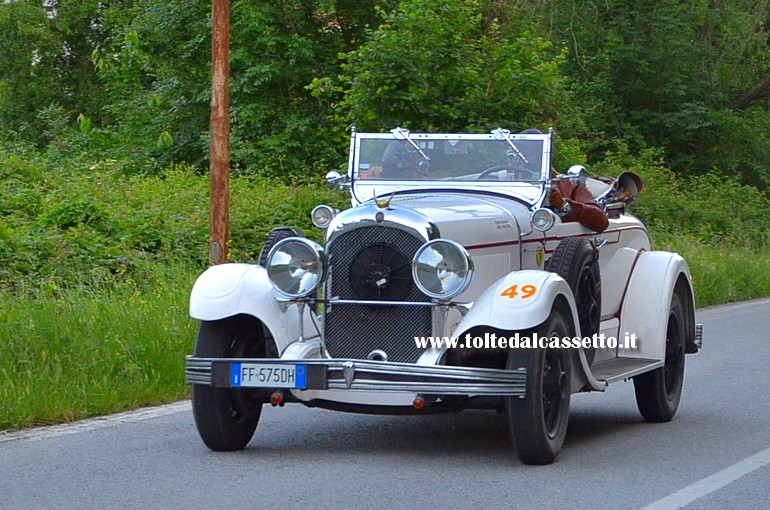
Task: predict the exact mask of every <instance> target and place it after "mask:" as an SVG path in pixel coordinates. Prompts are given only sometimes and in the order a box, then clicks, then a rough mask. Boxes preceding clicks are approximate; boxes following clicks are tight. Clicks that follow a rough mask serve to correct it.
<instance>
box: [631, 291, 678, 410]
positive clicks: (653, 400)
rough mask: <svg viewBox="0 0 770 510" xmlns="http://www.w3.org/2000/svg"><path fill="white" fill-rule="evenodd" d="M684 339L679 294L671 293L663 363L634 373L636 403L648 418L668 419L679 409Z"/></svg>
mask: <svg viewBox="0 0 770 510" xmlns="http://www.w3.org/2000/svg"><path fill="white" fill-rule="evenodd" d="M684 339H685V334H684V311H683V309H682V302H681V300H680V299H679V295H677V294H676V293H674V295H673V296H672V297H671V307H670V310H669V312H668V323H667V325H666V355H665V359H664V364H663V366H662V367H661V368H658V369H656V370H653V371H652V372H647V373H645V374H642V375H638V376H636V377H634V390H635V392H636V406H637V407H638V408H639V412H640V413H641V414H642V416H643V417H644V419H645V420H647V421H650V422H666V421H671V419H672V418H673V417H674V415H675V414H676V411H677V410H678V409H679V401H680V400H681V398H682V387H683V385H684V354H685V352H684V351H685V349H684Z"/></svg>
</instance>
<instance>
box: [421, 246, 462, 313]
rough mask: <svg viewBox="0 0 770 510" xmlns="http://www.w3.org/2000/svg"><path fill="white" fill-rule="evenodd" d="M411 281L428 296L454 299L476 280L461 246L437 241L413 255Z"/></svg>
mask: <svg viewBox="0 0 770 510" xmlns="http://www.w3.org/2000/svg"><path fill="white" fill-rule="evenodd" d="M412 277H413V278H414V282H415V283H416V284H417V287H418V288H419V289H420V290H421V291H422V292H423V293H424V294H425V295H427V296H429V297H432V298H436V299H441V300H447V299H451V298H453V297H455V296H456V295H458V294H460V293H461V292H462V291H464V290H465V289H467V288H468V285H469V284H470V282H471V279H472V278H473V261H472V260H471V257H470V255H468V252H467V251H465V248H463V247H462V246H461V245H460V244H458V243H456V242H454V241H450V240H448V239H434V240H433V241H429V242H427V243H425V244H424V245H422V247H420V249H419V250H417V253H415V254H414V259H413V261H412Z"/></svg>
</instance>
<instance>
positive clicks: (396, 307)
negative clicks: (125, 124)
mask: <svg viewBox="0 0 770 510" xmlns="http://www.w3.org/2000/svg"><path fill="white" fill-rule="evenodd" d="M551 145H552V134H551V133H547V134H542V133H528V134H511V133H510V132H508V131H505V130H502V129H497V130H495V131H493V132H492V133H488V134H423V133H419V134H418V133H409V132H408V131H406V130H404V129H400V128H396V129H394V130H392V131H391V132H389V133H354V134H353V136H352V138H351V144H350V162H349V168H348V172H347V175H345V176H341V175H339V174H337V173H335V172H331V173H330V175H329V176H327V179H328V180H329V181H330V183H332V184H334V185H336V186H340V187H344V188H346V189H349V190H350V194H351V202H352V207H351V208H350V209H348V210H345V211H343V212H337V211H334V210H332V209H331V208H330V207H327V206H319V207H317V208H315V209H314V210H313V212H312V219H313V223H314V224H315V225H316V226H318V227H319V228H321V229H323V230H324V238H325V243H324V246H321V245H319V244H318V243H316V242H314V241H312V240H309V239H307V238H305V237H302V236H301V235H300V234H299V233H298V232H297V231H295V230H293V229H291V228H285V227H284V228H279V229H276V230H274V231H273V232H271V234H270V236H269V237H268V241H267V243H266V245H265V248H264V250H263V253H262V255H261V257H260V263H259V264H241V263H230V264H222V265H217V266H213V267H211V268H209V269H208V270H206V271H205V272H204V273H203V274H202V275H201V276H200V277H199V278H198V280H197V281H196V283H195V285H194V287H193V290H192V294H191V298H190V314H191V315H192V317H194V318H196V319H199V320H200V321H201V323H200V330H199V333H198V337H197V341H196V343H195V350H194V354H193V355H192V356H188V357H187V360H186V365H185V374H186V380H187V382H188V383H190V384H192V405H193V413H194V417H195V422H196V425H197V428H198V431H199V433H200V436H201V438H202V439H203V442H204V443H205V444H206V445H207V446H208V447H209V448H211V449H213V450H217V451H228V450H237V449H241V448H244V447H245V446H246V445H247V443H248V442H249V441H250V440H251V438H252V436H253V434H254V431H255V428H256V426H257V423H258V422H259V418H260V412H261V409H262V406H263V404H266V403H272V404H273V405H283V404H285V403H287V402H298V403H302V404H304V405H306V406H309V407H323V408H328V409H336V410H341V411H352V412H364V413H389V414H404V413H414V414H420V413H431V412H445V411H457V410H461V409H468V408H476V409H479V408H482V409H492V410H497V411H501V412H505V413H506V415H507V419H508V422H509V424H510V431H511V435H512V439H513V443H514V445H515V447H516V451H517V453H518V455H519V457H520V459H521V460H522V461H523V462H525V463H530V464H546V463H549V462H552V461H553V460H554V459H555V458H556V456H557V455H558V454H559V451H560V450H561V447H562V444H563V442H564V437H565V434H566V429H567V422H568V418H569V406H570V396H571V394H573V393H576V392H582V391H603V390H604V389H605V388H607V386H608V385H609V384H611V383H614V382H617V381H623V380H628V379H633V381H634V387H635V390H636V401H637V404H638V408H639V410H640V412H641V414H642V416H643V417H644V418H645V419H646V420H648V421H654V422H662V421H668V420H671V419H672V417H673V416H674V414H675V413H676V411H677V408H678V406H679V401H680V397H681V393H682V383H683V379H684V361H685V353H695V352H697V351H698V349H699V348H700V346H701V338H702V336H701V335H702V328H701V327H700V326H699V325H696V323H695V304H694V299H693V289H692V284H691V278H690V273H689V269H688V267H687V264H686V262H685V261H684V260H683V259H682V257H680V256H679V255H677V254H675V253H668V252H662V251H653V250H652V249H651V247H650V239H649V236H648V234H647V230H646V229H645V227H644V225H643V224H642V223H641V222H640V221H639V220H638V219H636V218H635V217H633V216H631V215H629V214H628V213H627V208H628V205H629V204H630V202H632V201H633V199H634V198H635V197H636V195H637V194H638V193H639V191H641V182H640V181H639V180H638V178H637V177H636V176H634V175H631V174H624V175H622V176H621V177H620V178H618V179H594V178H587V179H586V175H585V171H584V169H583V168H578V169H575V168H573V169H570V172H568V175H567V176H561V177H562V178H569V179H574V180H576V181H580V183H581V184H583V185H585V186H587V187H588V189H589V190H590V191H591V193H592V194H593V196H594V197H595V200H596V201H597V202H598V203H599V204H600V205H602V206H603V207H604V209H605V211H606V212H607V214H608V216H609V227H608V228H607V229H606V230H605V231H604V232H602V233H601V234H597V233H595V232H592V231H590V230H588V229H587V228H585V227H584V226H582V225H581V224H579V223H576V222H563V221H562V219H561V216H562V214H563V211H554V210H552V208H550V207H549V206H548V205H547V198H548V192H549V190H550V189H551V186H552V184H553V183H552V174H551ZM429 337H432V338H429ZM514 337H517V338H520V339H521V338H529V339H532V338H540V339H543V338H544V339H546V340H547V341H546V342H542V343H539V344H530V345H526V344H521V345H519V346H518V347H516V346H513V345H512V341H513V338H514ZM500 339H507V340H509V342H508V343H501V342H497V341H498V340H500ZM568 339H572V341H571V342H568V341H567V340H568ZM587 339H590V340H592V342H588V341H587ZM605 339H606V342H605V341H603V340H605ZM613 339H615V340H617V341H616V342H615V343H613V342H611V340H613ZM629 339H632V340H634V342H628V340H629ZM593 340H596V342H593Z"/></svg>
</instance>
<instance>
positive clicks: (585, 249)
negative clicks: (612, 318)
mask: <svg viewBox="0 0 770 510" xmlns="http://www.w3.org/2000/svg"><path fill="white" fill-rule="evenodd" d="M545 270H546V271H551V272H552V273H556V274H558V275H559V276H561V277H562V278H564V280H565V281H566V282H567V284H568V285H569V288H570V289H572V294H573V296H575V306H576V308H577V313H578V320H579V323H580V334H581V336H583V337H587V336H588V337H590V336H593V335H598V334H599V328H600V326H601V320H602V278H601V272H600V270H599V257H598V252H597V250H596V248H595V247H594V245H593V244H591V242H590V241H589V240H588V239H585V238H580V237H568V238H567V239H563V240H562V241H561V242H560V243H559V244H558V245H557V246H556V250H554V252H553V255H551V258H549V259H548V262H546V265H545ZM585 355H586V361H588V366H591V363H593V361H594V357H595V356H596V348H591V349H586V350H585Z"/></svg>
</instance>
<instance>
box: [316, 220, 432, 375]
mask: <svg viewBox="0 0 770 510" xmlns="http://www.w3.org/2000/svg"><path fill="white" fill-rule="evenodd" d="M422 243H423V240H422V239H419V238H417V237H415V236H412V235H411V234H409V233H407V232H404V231H402V230H399V229H395V228H390V227H383V226H379V225H378V226H370V227H361V228H357V229H353V230H350V231H349V232H347V233H344V234H341V235H340V236H339V237H337V238H336V239H334V240H333V242H332V243H331V244H330V245H329V246H328V247H327V248H328V253H329V262H330V264H331V278H330V285H327V289H326V295H327V296H328V297H338V298H340V299H356V300H365V299H368V300H378V301H395V300H397V301H410V302H414V301H422V302H429V301H430V299H429V298H428V297H427V296H425V295H424V294H423V293H422V292H420V290H419V289H418V288H417V286H415V285H414V282H413V281H412V276H411V275H412V269H411V263H412V258H413V257H414V254H415V253H416V252H417V249H418V248H419V247H420V246H421V245H422ZM324 328H325V333H326V335H325V337H326V347H327V348H328V350H329V354H331V356H332V357H335V358H352V359H366V358H367V356H368V355H369V353H370V352H372V351H373V350H375V349H379V350H382V351H384V352H385V353H387V355H388V360H389V361H399V362H405V363H413V362H415V361H417V358H419V357H420V354H421V353H422V349H418V348H417V347H416V346H415V344H414V337H415V336H428V335H430V334H431V308H430V307H424V306H367V305H357V304H356V305H341V304H338V305H333V306H331V307H330V308H328V309H327V310H326V314H325V318H324Z"/></svg>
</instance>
